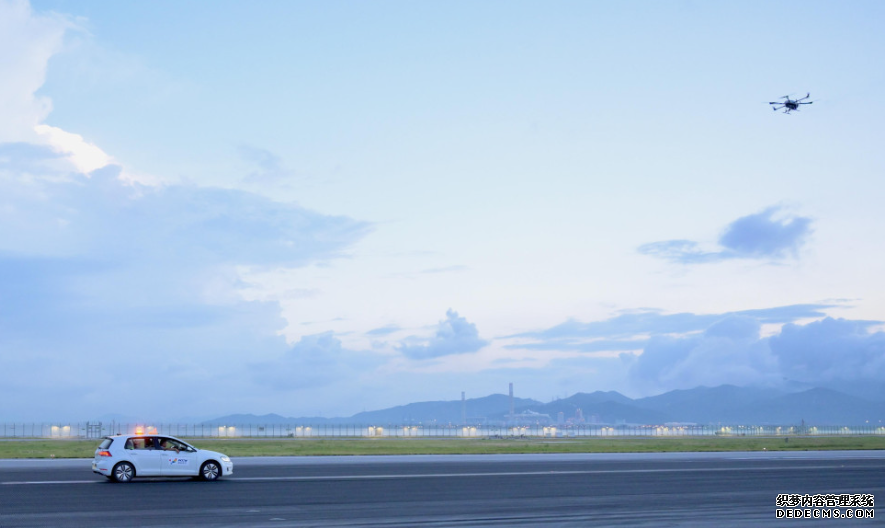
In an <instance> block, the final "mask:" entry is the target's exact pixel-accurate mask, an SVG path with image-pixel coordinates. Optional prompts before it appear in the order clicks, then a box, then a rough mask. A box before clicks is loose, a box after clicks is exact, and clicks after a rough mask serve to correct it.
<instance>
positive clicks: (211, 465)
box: [200, 460, 221, 481]
mask: <svg viewBox="0 0 885 528" xmlns="http://www.w3.org/2000/svg"><path fill="white" fill-rule="evenodd" d="M220 476H221V466H219V465H218V462H216V461H214V460H209V461H207V462H205V463H204V464H203V466H202V467H200V478H201V479H203V480H209V481H212V480H218V477H220Z"/></svg>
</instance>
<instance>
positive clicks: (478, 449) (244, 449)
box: [0, 436, 885, 458]
mask: <svg viewBox="0 0 885 528" xmlns="http://www.w3.org/2000/svg"><path fill="white" fill-rule="evenodd" d="M187 441H188V442H190V443H192V444H194V445H195V446H197V447H198V448H201V449H210V450H213V451H220V452H222V453H225V454H227V455H229V456H232V457H251V456H333V455H354V456H359V455H465V454H477V455H486V454H488V455H492V454H532V453H663V452H703V451H818V450H822V451H825V450H868V449H885V437H883V436H827V437H807V436H795V437H793V436H791V437H765V438H752V437H703V438H635V437H630V438H628V437H620V438H618V437H615V438H567V439H565V438H563V439H558V438H557V439H551V438H518V439H517V438H514V439H509V438H503V439H501V438H496V439H486V438H271V439H260V438H190V439H187ZM97 446H98V441H97V440H67V439H66V440H44V439H24V440H22V439H15V440H12V439H9V440H3V441H0V458H91V457H92V456H93V455H94V453H95V448H96V447H97Z"/></svg>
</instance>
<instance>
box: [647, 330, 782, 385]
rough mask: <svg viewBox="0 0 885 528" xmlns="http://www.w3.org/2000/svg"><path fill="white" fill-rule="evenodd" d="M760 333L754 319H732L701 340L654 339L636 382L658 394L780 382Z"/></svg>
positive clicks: (772, 359) (672, 337) (701, 337)
mask: <svg viewBox="0 0 885 528" xmlns="http://www.w3.org/2000/svg"><path fill="white" fill-rule="evenodd" d="M760 328H761V326H760V324H759V321H758V320H756V319H754V318H751V317H747V316H738V315H732V316H728V317H726V318H725V319H722V320H721V321H718V322H716V323H714V324H713V325H711V326H710V327H709V328H707V329H706V330H705V331H704V332H703V333H701V334H698V335H690V336H681V337H674V336H655V337H652V338H651V339H650V340H649V342H648V344H647V345H646V347H645V349H644V350H643V352H642V354H641V355H640V356H639V357H638V358H636V361H635V363H634V364H633V365H632V366H631V369H630V375H631V378H632V380H633V382H634V383H636V384H637V385H639V386H642V387H644V388H646V390H647V389H654V390H656V391H661V390H670V389H684V388H691V387H696V386H699V385H708V386H716V385H721V384H725V383H730V384H735V385H749V384H766V383H775V382H777V381H779V378H778V375H777V373H776V368H775V367H776V361H775V359H774V357H773V356H772V354H771V351H770V349H769V347H768V344H767V342H765V341H764V340H761V339H760V337H759V330H760Z"/></svg>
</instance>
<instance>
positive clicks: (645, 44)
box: [0, 0, 885, 420]
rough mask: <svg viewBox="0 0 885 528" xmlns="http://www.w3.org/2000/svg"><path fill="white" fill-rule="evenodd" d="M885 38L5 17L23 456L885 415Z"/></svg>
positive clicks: (3, 239) (793, 22) (716, 18)
mask: <svg viewBox="0 0 885 528" xmlns="http://www.w3.org/2000/svg"><path fill="white" fill-rule="evenodd" d="M883 15H885V6H883V5H882V4H881V3H880V2H852V3H850V4H847V5H846V4H837V3H833V2H778V3H774V4H772V3H770V2H741V3H712V2H689V1H679V2H676V1H673V2H617V3H611V2H509V1H508V2H496V1H488V2H481V3H478V2H421V3H415V2H284V1H267V2H262V3H260V4H258V5H252V4H248V3H243V2H201V1H189V2H171V1H170V2H163V1H158V2H150V3H143V2H134V1H121V2H112V3H108V2H98V1H88V0H87V1H82V0H80V1H77V2H71V1H66V0H46V1H37V0H35V1H32V2H25V1H21V0H0V74H2V78H3V79H4V82H3V83H2V86H0V113H2V115H3V116H4V119H2V120H0V226H2V227H0V269H2V270H3V274H2V277H3V279H2V283H0V301H2V302H0V361H2V365H3V368H2V369H0V420H22V419H25V420H42V419H45V420H53V419H80V418H90V417H95V416H100V415H103V414H107V413H119V414H122V415H125V416H128V417H132V418H135V419H141V420H169V419H180V418H200V417H213V416H219V415H224V414H228V413H236V412H254V413H258V414H263V413H269V412H275V413H279V414H284V415H290V416H300V415H305V416H312V415H317V416H342V415H344V416H347V415H351V414H354V413H356V412H360V411H363V410H370V409H376V408H382V407H387V406H392V405H398V404H403V403H408V402H411V401H422V400H438V399H457V398H459V397H460V393H461V391H466V392H467V395H468V397H478V396H484V395H487V394H490V393H496V392H498V393H502V392H505V391H506V390H507V383H508V382H513V383H514V385H515V387H516V392H517V394H518V395H519V396H521V397H530V398H536V399H539V400H542V401H547V400H550V399H551V398H555V397H560V396H567V395H570V394H573V393H575V392H592V391H594V390H618V391H620V392H622V393H624V394H626V395H629V396H634V397H638V396H644V395H650V394H657V393H659V392H662V391H665V390H671V389H678V388H690V387H693V386H696V385H718V384H721V383H733V384H738V385H748V384H759V385H766V386H780V387H801V386H813V385H826V384H830V385H839V386H845V385H851V384H862V383H866V382H874V381H877V380H880V379H883V378H882V376H883V374H885V334H883V332H882V330H883V323H882V322H883V321H885V295H883V294H882V293H880V292H885V284H883V279H882V276H881V271H880V270H881V269H883V264H885V250H883V249H882V246H881V244H879V243H878V241H880V240H882V239H883V236H885V210H883V208H882V207H881V197H882V196H885V188H883V187H885V183H883V179H882V177H881V175H882V171H883V168H885V154H883V153H882V149H881V147H880V144H881V142H882V137H881V125H880V124H881V123H882V122H883V119H885V106H883V103H882V102H881V100H880V96H881V87H882V86H883V85H885V83H883V81H885V78H883V77H885V72H883V70H882V68H881V65H880V64H879V63H880V62H881V57H882V56H885V37H883V36H881V31H880V28H881V26H882V22H883V19H885V17H883ZM805 92H811V96H812V100H814V101H815V103H814V104H813V105H810V106H806V107H803V109H802V111H801V112H798V113H795V114H792V115H783V114H780V113H775V112H772V111H771V109H770V107H769V105H768V104H767V103H768V101H773V100H775V99H776V98H778V97H780V96H781V95H784V94H797V95H804V94H805ZM145 387H150V388H151V389H152V390H153V389H158V390H159V391H160V394H159V395H158V397H157V398H155V399H153V400H145V401H141V400H139V401H137V402H135V403H123V401H122V400H121V398H120V395H121V394H124V393H126V392H127V391H138V390H139V389H140V388H145Z"/></svg>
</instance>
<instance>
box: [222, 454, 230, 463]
mask: <svg viewBox="0 0 885 528" xmlns="http://www.w3.org/2000/svg"><path fill="white" fill-rule="evenodd" d="M221 461H222V462H230V458H229V457H228V456H227V455H221Z"/></svg>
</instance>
